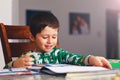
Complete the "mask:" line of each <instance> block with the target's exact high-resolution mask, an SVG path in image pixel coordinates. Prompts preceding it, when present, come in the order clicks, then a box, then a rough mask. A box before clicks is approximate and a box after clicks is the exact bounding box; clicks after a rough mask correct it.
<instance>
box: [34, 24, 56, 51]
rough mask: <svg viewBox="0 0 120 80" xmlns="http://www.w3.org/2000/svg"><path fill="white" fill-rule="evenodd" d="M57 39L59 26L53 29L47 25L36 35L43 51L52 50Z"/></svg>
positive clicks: (36, 39)
mask: <svg viewBox="0 0 120 80" xmlns="http://www.w3.org/2000/svg"><path fill="white" fill-rule="evenodd" d="M57 40H58V28H56V29H53V28H51V27H49V26H46V27H45V28H44V29H43V30H42V31H41V33H38V34H37V35H36V37H35V43H36V45H37V48H38V50H40V51H41V52H49V51H51V50H52V49H53V48H54V47H55V46H56V44H57Z"/></svg>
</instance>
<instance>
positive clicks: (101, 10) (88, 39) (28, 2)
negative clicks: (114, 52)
mask: <svg viewBox="0 0 120 80" xmlns="http://www.w3.org/2000/svg"><path fill="white" fill-rule="evenodd" d="M113 4H114V5H113ZM119 4H120V1H119V0H116V1H115V0H114V1H110V0H92V1H88V0H87V1H86V0H75V1H69V0H66V1H64V0H60V1H56V0H52V1H47V0H44V1H43V0H34V1H33V0H20V1H19V16H20V18H19V23H20V24H25V11H26V9H35V10H50V11H51V12H53V13H54V14H55V15H56V16H57V17H58V19H59V21H60V25H61V27H60V35H59V41H60V46H61V47H62V48H64V49H66V50H68V51H71V52H74V53H91V54H93V55H100V56H106V15H105V14H106V10H107V9H118V10H120V5H119ZM69 12H80V13H89V14H90V25H91V33H90V34H89V35H79V36H70V35H69Z"/></svg>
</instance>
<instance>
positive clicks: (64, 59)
mask: <svg viewBox="0 0 120 80" xmlns="http://www.w3.org/2000/svg"><path fill="white" fill-rule="evenodd" d="M30 31H31V33H32V35H33V37H32V38H31V40H32V41H34V42H35V44H36V49H34V50H31V51H29V52H25V53H23V54H22V55H21V57H20V58H18V59H16V60H15V61H13V62H11V63H9V64H8V65H7V66H8V67H31V66H32V65H33V64H74V65H81V66H83V65H92V66H102V67H106V68H109V69H111V65H110V64H109V62H108V61H107V60H106V59H105V58H104V57H100V56H93V55H81V54H73V53H71V52H68V51H66V50H64V49H62V48H57V47H56V44H57V41H58V32H59V22H58V20H57V18H56V17H55V16H54V15H53V14H52V13H50V12H41V13H39V14H37V15H35V16H33V17H32V19H31V22H30Z"/></svg>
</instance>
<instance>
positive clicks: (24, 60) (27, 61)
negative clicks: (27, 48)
mask: <svg viewBox="0 0 120 80" xmlns="http://www.w3.org/2000/svg"><path fill="white" fill-rule="evenodd" d="M30 55H32V54H31V53H28V54H25V55H22V57H21V58H18V59H16V60H15V61H14V62H13V67H16V68H17V67H24V68H27V67H31V66H32V64H34V63H33V61H34V59H33V58H31V57H30Z"/></svg>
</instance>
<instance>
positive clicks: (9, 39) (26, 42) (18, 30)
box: [0, 23, 35, 64]
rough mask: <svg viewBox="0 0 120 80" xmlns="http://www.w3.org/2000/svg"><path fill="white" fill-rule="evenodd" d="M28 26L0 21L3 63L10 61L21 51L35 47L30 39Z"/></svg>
mask: <svg viewBox="0 0 120 80" xmlns="http://www.w3.org/2000/svg"><path fill="white" fill-rule="evenodd" d="M30 36H31V33H30V31H29V26H17V25H4V24H2V23H0V37H1V44H2V49H3V53H4V58H5V63H6V64H7V63H8V62H10V61H12V57H18V56H20V55H21V54H22V53H23V52H26V51H29V50H33V49H35V44H34V43H33V42H32V41H31V40H30Z"/></svg>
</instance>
